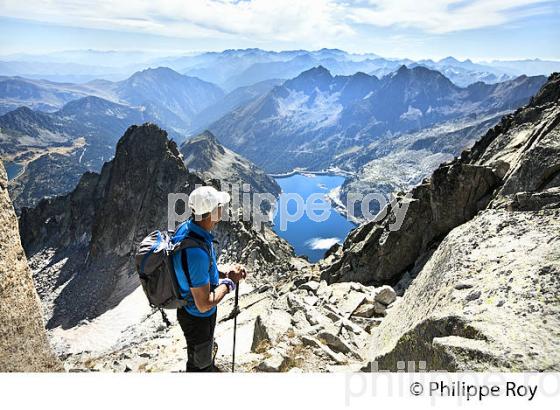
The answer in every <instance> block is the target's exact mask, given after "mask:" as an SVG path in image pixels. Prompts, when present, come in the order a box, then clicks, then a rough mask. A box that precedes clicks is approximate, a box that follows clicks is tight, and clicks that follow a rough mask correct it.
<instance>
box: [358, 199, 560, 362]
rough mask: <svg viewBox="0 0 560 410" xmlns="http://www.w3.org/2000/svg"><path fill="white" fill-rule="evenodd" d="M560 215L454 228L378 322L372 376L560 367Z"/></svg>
mask: <svg viewBox="0 0 560 410" xmlns="http://www.w3.org/2000/svg"><path fill="white" fill-rule="evenodd" d="M559 232H560V210H559V209H555V210H546V211H540V212H515V213H510V212H508V211H505V210H488V211H484V212H483V213H481V215H479V216H477V217H476V218H474V219H473V220H472V221H470V222H468V223H466V224H463V225H461V226H460V227H458V228H455V229H454V230H453V231H451V233H450V234H449V235H448V236H447V237H446V238H445V239H444V241H443V242H442V243H441V245H440V246H439V247H438V249H437V250H436V251H435V252H434V254H433V255H432V257H431V258H430V259H429V260H428V262H427V263H426V265H425V266H424V268H423V269H422V271H421V272H420V274H419V275H418V276H417V277H416V279H415V280H414V281H413V283H412V284H411V286H410V287H409V288H408V290H407V292H406V293H405V295H404V297H403V300H402V301H401V302H400V303H399V304H398V305H396V306H395V307H394V308H393V309H391V310H390V311H389V313H388V315H387V317H385V319H384V320H383V321H382V322H381V324H380V325H379V328H378V329H377V331H376V333H375V335H376V337H375V338H374V341H373V344H372V348H371V358H372V359H371V362H370V364H369V367H368V368H369V369H374V370H392V371H396V370H397V369H399V367H398V363H399V362H402V363H404V362H407V361H414V362H416V363H415V364H416V368H418V367H420V362H425V363H426V369H427V370H447V371H466V370H468V371H546V370H555V371H558V370H560V303H559V301H560V287H558V278H560V238H559V236H558V233H559Z"/></svg>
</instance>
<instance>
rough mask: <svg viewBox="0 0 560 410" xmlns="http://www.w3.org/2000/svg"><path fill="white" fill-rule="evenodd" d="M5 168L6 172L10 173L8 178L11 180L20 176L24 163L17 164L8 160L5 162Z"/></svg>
mask: <svg viewBox="0 0 560 410" xmlns="http://www.w3.org/2000/svg"><path fill="white" fill-rule="evenodd" d="M4 168H6V173H7V174H8V180H10V179H14V178H15V177H17V176H18V174H19V173H20V171H21V169H22V168H23V165H21V164H17V163H15V162H8V161H6V162H4Z"/></svg>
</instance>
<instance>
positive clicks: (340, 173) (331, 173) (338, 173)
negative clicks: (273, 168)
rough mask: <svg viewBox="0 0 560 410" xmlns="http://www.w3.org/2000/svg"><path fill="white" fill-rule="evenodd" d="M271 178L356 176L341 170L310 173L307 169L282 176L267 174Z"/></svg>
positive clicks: (330, 169) (334, 169) (297, 169)
mask: <svg viewBox="0 0 560 410" xmlns="http://www.w3.org/2000/svg"><path fill="white" fill-rule="evenodd" d="M267 175H268V176H269V177H271V178H289V177H292V176H294V175H303V176H314V175H326V176H337V177H345V178H348V177H351V176H354V175H355V174H354V173H353V172H350V171H345V170H343V169H340V168H329V169H325V170H321V171H309V170H306V169H299V168H296V169H294V170H292V171H289V172H285V173H281V174H267Z"/></svg>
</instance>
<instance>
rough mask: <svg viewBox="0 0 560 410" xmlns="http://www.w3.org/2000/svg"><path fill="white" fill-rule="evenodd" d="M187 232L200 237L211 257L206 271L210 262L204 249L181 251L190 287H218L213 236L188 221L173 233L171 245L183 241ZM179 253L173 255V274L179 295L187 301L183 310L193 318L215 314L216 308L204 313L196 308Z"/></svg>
mask: <svg viewBox="0 0 560 410" xmlns="http://www.w3.org/2000/svg"><path fill="white" fill-rule="evenodd" d="M189 232H194V233H195V234H198V235H199V236H200V237H202V238H203V239H204V241H205V242H206V243H207V244H208V248H209V249H210V253H211V255H212V266H211V268H210V270H208V266H209V263H210V260H209V258H208V254H207V253H206V251H205V250H204V249H202V248H188V249H183V250H182V251H181V252H186V256H187V266H188V270H189V272H188V273H189V275H190V279H191V283H192V287H193V288H198V287H200V286H204V285H206V284H208V283H210V289H214V288H215V287H216V286H217V285H218V281H219V273H218V265H217V263H216V253H215V252H214V244H213V240H214V236H213V235H212V234H211V233H210V232H208V231H207V230H205V229H204V228H201V227H200V226H199V225H197V224H196V223H195V222H194V221H193V220H192V219H189V220H187V221H185V222H183V223H182V224H181V225H179V227H178V228H177V231H176V232H175V235H174V236H173V243H176V242H179V241H181V240H182V239H184V238H185V237H186V236H187V234H188V233H189ZM181 252H178V253H177V254H175V255H173V266H174V268H175V272H176V273H177V281H178V282H179V287H180V290H181V294H182V296H183V297H184V298H185V299H186V301H187V304H186V306H185V310H186V311H187V312H188V313H190V314H191V315H194V316H202V317H207V316H211V315H213V314H214V312H216V309H217V308H216V306H213V307H212V308H211V309H210V310H208V311H206V312H201V311H200V310H198V308H197V307H196V304H195V302H194V298H193V296H192V293H191V291H190V286H189V283H188V280H187V276H186V274H185V272H184V270H183V265H182V263H181Z"/></svg>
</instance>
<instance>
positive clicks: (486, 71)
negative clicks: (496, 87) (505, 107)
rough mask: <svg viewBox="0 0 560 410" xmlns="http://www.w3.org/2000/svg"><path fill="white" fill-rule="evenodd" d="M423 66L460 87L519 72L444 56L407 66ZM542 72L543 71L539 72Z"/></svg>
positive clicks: (497, 80) (491, 80) (489, 81)
mask: <svg viewBox="0 0 560 410" xmlns="http://www.w3.org/2000/svg"><path fill="white" fill-rule="evenodd" d="M415 66H424V67H427V68H430V69H432V70H437V71H439V72H441V73H442V74H443V75H445V76H446V77H447V78H449V79H450V80H451V81H453V83H455V84H457V85H458V86H461V87H466V86H468V85H469V84H472V83H476V82H479V81H482V82H484V83H487V84H492V83H498V82H501V81H506V80H510V79H512V78H514V77H516V76H517V75H519V74H523V73H519V74H515V75H514V74H512V73H511V72H509V71H504V70H501V69H499V68H497V67H492V66H490V65H483V64H475V63H473V62H472V61H471V60H469V59H467V60H465V61H459V60H457V59H456V58H454V57H446V58H443V59H441V60H439V61H437V62H434V61H432V60H420V61H418V62H415V63H412V64H409V67H415ZM539 74H544V73H539Z"/></svg>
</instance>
